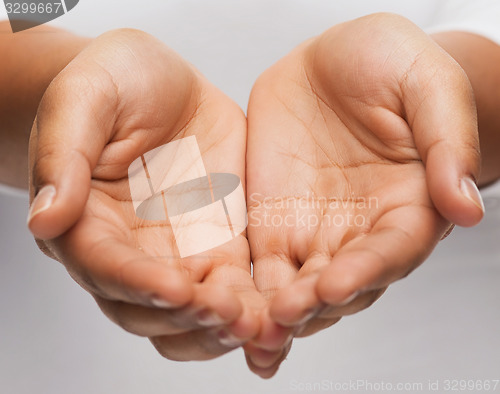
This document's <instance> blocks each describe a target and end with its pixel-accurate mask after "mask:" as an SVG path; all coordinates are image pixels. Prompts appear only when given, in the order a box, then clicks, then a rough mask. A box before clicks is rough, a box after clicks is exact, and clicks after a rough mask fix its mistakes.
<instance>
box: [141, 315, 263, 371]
mask: <svg viewBox="0 0 500 394" xmlns="http://www.w3.org/2000/svg"><path fill="white" fill-rule="evenodd" d="M254 321H255V315H254V313H253V312H252V311H251V310H250V309H249V308H244V309H243V312H242V314H241V315H240V316H239V318H238V319H237V320H236V321H234V322H233V323H231V324H228V325H226V326H217V327H213V328H209V329H204V330H197V331H192V332H187V333H183V334H178V335H166V336H156V337H152V338H150V340H151V343H153V345H154V346H155V348H156V349H157V350H158V352H159V353H160V354H161V355H162V356H163V357H165V358H167V359H169V360H174V361H194V360H198V361H202V360H211V359H213V358H216V357H219V356H221V355H223V354H225V353H227V352H229V351H231V350H233V349H235V348H237V347H239V346H241V345H243V344H244V343H246V342H247V341H248V340H249V339H251V338H252V337H253V336H255V334H256V333H257V331H258V329H255V327H256V326H255V325H253V324H252V322H254ZM249 327H253V329H250V330H249V329H248V328H249Z"/></svg>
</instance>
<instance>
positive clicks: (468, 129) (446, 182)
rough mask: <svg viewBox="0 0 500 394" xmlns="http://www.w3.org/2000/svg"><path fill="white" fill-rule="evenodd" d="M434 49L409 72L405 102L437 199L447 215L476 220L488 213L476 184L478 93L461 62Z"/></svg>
mask: <svg viewBox="0 0 500 394" xmlns="http://www.w3.org/2000/svg"><path fill="white" fill-rule="evenodd" d="M432 45H434V46H436V44H434V43H432ZM436 49H437V48H436ZM435 52H437V54H435V55H434V57H432V58H429V57H428V56H422V57H421V58H419V59H418V60H417V61H416V62H415V63H414V64H413V65H412V67H411V68H410V69H409V70H408V71H407V73H406V74H405V79H404V81H403V82H402V83H401V89H402V93H401V94H402V97H403V98H404V99H403V105H404V108H405V112H406V114H407V117H408V123H409V125H410V127H411V129H412V131H413V135H414V139H415V142H416V146H417V149H418V151H419V154H420V156H421V157H422V158H423V160H424V163H425V166H426V174H427V184H428V187H429V193H430V196H431V198H432V201H433V203H434V204H435V206H436V207H437V209H438V211H439V212H440V213H441V214H442V215H443V216H444V217H445V218H446V219H448V220H449V221H451V222H453V223H456V224H458V225H460V226H473V225H475V224H477V223H478V222H479V221H480V220H481V219H482V217H483V215H484V204H483V202H482V199H481V195H480V194H479V191H478V188H477V186H476V180H477V179H479V172H480V153H479V137H478V129H477V115H476V108H475V103H474V95H473V92H472V88H471V85H470V83H469V80H468V78H467V76H466V74H465V72H464V71H463V70H462V69H461V67H460V66H459V65H458V64H457V63H455V62H454V61H453V59H452V58H451V57H450V56H448V55H447V54H445V53H444V52H442V51H437V50H436V51H435ZM424 62H427V64H426V63H424ZM430 64H432V65H433V66H432V67H431V66H430Z"/></svg>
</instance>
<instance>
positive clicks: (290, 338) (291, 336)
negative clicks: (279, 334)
mask: <svg viewBox="0 0 500 394" xmlns="http://www.w3.org/2000/svg"><path fill="white" fill-rule="evenodd" d="M292 341H293V332H292V333H290V335H288V337H287V338H286V339H285V343H283V347H285V348H286V347H287V346H288V345H290V344H291V343H292Z"/></svg>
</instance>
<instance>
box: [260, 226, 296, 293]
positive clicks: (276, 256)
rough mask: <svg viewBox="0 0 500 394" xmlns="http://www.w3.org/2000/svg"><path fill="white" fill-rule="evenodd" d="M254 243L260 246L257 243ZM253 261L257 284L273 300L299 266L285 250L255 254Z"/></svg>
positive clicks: (290, 280)
mask: <svg viewBox="0 0 500 394" xmlns="http://www.w3.org/2000/svg"><path fill="white" fill-rule="evenodd" d="M252 231H253V230H252ZM250 244H251V245H252V242H251V243H250ZM253 245H255V246H256V247H258V245H256V244H255V243H253ZM252 261H253V276H254V281H255V286H256V287H257V290H258V291H259V292H260V293H261V294H262V296H263V297H264V298H265V299H266V300H271V299H272V298H273V297H274V296H275V294H276V293H277V292H278V291H279V290H280V289H282V288H284V287H286V286H287V285H288V284H289V283H291V282H292V281H293V279H294V278H295V276H296V275H297V272H298V266H297V265H296V264H295V263H293V262H292V260H291V258H290V257H289V256H288V255H287V254H286V253H284V252H277V251H276V252H273V253H270V252H268V253H265V254H261V255H257V256H255V257H254V256H253V259H252Z"/></svg>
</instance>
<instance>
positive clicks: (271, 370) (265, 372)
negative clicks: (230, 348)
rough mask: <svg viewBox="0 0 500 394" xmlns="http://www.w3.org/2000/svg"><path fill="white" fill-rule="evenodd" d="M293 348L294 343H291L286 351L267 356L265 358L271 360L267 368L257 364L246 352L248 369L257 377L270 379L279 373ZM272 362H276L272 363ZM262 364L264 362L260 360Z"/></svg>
mask: <svg viewBox="0 0 500 394" xmlns="http://www.w3.org/2000/svg"><path fill="white" fill-rule="evenodd" d="M291 348H292V341H290V343H289V344H288V345H287V346H286V347H285V348H284V349H281V350H278V351H276V352H275V353H274V354H272V353H269V354H267V355H266V356H264V357H267V359H268V360H269V362H266V363H265V365H267V364H269V365H268V366H267V367H266V366H259V365H257V364H255V363H254V359H253V357H252V355H251V354H250V353H248V352H246V351H245V358H246V361H247V365H248V368H249V369H250V370H251V371H252V372H253V373H255V374H256V375H259V376H260V377H261V378H263V379H270V378H272V377H273V376H274V375H275V374H276V372H278V369H279V367H280V365H281V363H282V362H283V361H284V360H285V359H286V357H287V355H288V353H289V352H290V349H291ZM271 360H275V361H274V362H272V361H271ZM260 363H261V364H262V363H263V360H260Z"/></svg>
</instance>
